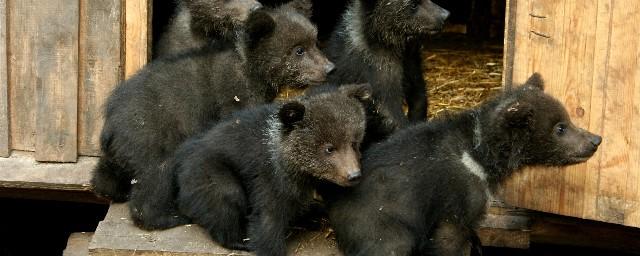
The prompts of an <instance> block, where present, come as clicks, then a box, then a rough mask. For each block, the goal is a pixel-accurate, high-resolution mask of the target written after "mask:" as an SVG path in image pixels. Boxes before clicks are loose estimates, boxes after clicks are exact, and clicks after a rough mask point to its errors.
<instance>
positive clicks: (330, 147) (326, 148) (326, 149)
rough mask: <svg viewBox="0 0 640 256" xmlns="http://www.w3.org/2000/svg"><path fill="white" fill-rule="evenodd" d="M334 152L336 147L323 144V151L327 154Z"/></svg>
mask: <svg viewBox="0 0 640 256" xmlns="http://www.w3.org/2000/svg"><path fill="white" fill-rule="evenodd" d="M334 152H336V147H334V146H333V145H332V144H328V145H326V146H324V153H325V154H327V155H331V154H333V153H334Z"/></svg>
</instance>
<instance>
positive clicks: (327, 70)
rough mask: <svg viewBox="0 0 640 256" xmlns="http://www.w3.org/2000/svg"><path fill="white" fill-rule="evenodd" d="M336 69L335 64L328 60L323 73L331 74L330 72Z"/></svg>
mask: <svg viewBox="0 0 640 256" xmlns="http://www.w3.org/2000/svg"><path fill="white" fill-rule="evenodd" d="M335 69H336V65H335V64H333V62H331V61H329V63H327V64H326V65H324V73H325V74H327V75H328V74H331V72H333V71H334V70H335Z"/></svg>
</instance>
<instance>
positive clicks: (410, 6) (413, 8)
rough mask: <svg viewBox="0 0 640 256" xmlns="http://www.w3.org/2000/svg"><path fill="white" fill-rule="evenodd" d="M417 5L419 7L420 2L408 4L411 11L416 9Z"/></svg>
mask: <svg viewBox="0 0 640 256" xmlns="http://www.w3.org/2000/svg"><path fill="white" fill-rule="evenodd" d="M418 5H420V1H416V0H414V1H410V2H409V8H411V10H416V9H418Z"/></svg>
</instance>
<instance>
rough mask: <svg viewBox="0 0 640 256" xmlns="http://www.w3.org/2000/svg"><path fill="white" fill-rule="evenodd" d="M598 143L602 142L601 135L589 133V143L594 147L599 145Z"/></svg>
mask: <svg viewBox="0 0 640 256" xmlns="http://www.w3.org/2000/svg"><path fill="white" fill-rule="evenodd" d="M600 143H602V137H600V136H598V135H595V134H592V135H591V145H593V146H594V147H596V148H597V147H598V146H600Z"/></svg>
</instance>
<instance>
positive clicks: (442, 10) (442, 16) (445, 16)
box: [438, 6, 451, 23]
mask: <svg viewBox="0 0 640 256" xmlns="http://www.w3.org/2000/svg"><path fill="white" fill-rule="evenodd" d="M438 7H439V6H438ZM439 11H440V20H442V22H443V23H444V21H445V20H447V19H448V18H449V15H451V13H450V12H449V11H447V9H445V8H442V7H440V10H439Z"/></svg>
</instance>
